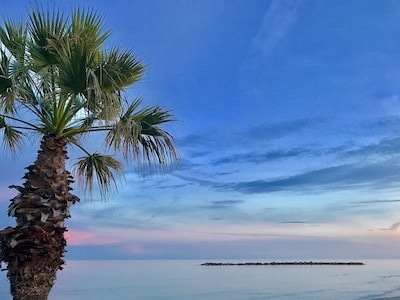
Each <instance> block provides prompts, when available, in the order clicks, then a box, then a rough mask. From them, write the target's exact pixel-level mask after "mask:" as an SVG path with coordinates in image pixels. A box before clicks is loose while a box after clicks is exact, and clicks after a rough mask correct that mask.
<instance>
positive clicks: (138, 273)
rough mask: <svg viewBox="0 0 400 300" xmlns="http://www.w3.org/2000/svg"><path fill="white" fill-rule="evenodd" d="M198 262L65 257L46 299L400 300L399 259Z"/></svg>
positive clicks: (4, 286)
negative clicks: (310, 263) (340, 263)
mask: <svg viewBox="0 0 400 300" xmlns="http://www.w3.org/2000/svg"><path fill="white" fill-rule="evenodd" d="M259 261H260V262H264V261H265V260H259ZM329 261H332V260H329ZM202 262H204V261H196V260H159V261H150V260H149V261H135V260H131V261H69V262H68V263H67V265H66V268H65V270H63V271H61V272H59V273H58V280H57V282H56V285H55V286H54V288H53V290H52V292H51V294H50V297H49V299H50V300H88V299H96V300H118V299H138V300H141V299H143V300H155V299H160V300H161V299H162V300H181V299H182V300H183V299H185V300H186V299H203V300H204V299H206V300H207V299H212V300H231V299H238V300H247V299H304V300H306V299H307V300H312V299H322V300H323V299H332V300H333V299H335V300H337V299H343V300H346V299H354V300H368V299H400V260H364V261H363V262H365V263H366V265H364V266H225V267H224V266H217V267H211V266H209V267H205V266H201V265H200V264H201V263H202ZM231 262H232V261H231ZM241 262H245V261H243V260H242V261H241ZM0 275H1V277H0V299H4V300H11V297H10V296H9V292H8V283H7V280H6V277H5V272H1V274H0ZM397 297H399V298H397Z"/></svg>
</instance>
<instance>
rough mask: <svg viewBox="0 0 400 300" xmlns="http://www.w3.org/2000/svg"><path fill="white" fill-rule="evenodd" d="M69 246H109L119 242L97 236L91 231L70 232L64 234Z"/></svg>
mask: <svg viewBox="0 0 400 300" xmlns="http://www.w3.org/2000/svg"><path fill="white" fill-rule="evenodd" d="M64 236H65V239H66V240H67V243H68V245H73V246H88V245H108V244H115V243H118V242H119V240H118V239H115V238H109V237H104V236H99V235H96V233H92V232H89V231H83V230H68V231H67V232H65V233H64Z"/></svg>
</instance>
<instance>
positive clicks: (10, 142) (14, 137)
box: [0, 117, 24, 154]
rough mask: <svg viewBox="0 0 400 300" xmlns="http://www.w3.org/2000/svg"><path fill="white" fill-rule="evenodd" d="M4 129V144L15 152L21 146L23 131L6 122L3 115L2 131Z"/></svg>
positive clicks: (0, 122) (0, 125) (0, 126)
mask: <svg viewBox="0 0 400 300" xmlns="http://www.w3.org/2000/svg"><path fill="white" fill-rule="evenodd" d="M1 131H3V146H4V147H7V148H8V149H10V151H11V153H13V154H15V152H16V150H18V149H20V148H21V145H22V138H23V136H24V134H23V132H21V131H19V130H17V129H15V128H13V127H12V126H10V125H8V124H6V122H5V120H4V118H3V117H0V132H1Z"/></svg>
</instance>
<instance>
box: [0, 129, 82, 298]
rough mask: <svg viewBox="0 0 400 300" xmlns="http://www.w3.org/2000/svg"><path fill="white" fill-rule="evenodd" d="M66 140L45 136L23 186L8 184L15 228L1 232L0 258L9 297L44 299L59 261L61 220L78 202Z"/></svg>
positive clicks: (62, 231)
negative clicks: (12, 194)
mask: <svg viewBox="0 0 400 300" xmlns="http://www.w3.org/2000/svg"><path fill="white" fill-rule="evenodd" d="M66 144H67V141H66V140H65V139H64V138H58V137H55V136H44V137H43V139H42V141H41V145H40V149H39V152H38V156H37V159H36V161H35V163H34V164H33V165H31V166H29V167H27V170H28V172H27V173H26V174H25V176H24V178H25V183H24V185H23V187H21V186H11V188H15V189H17V190H18V191H19V195H17V196H16V197H14V198H13V199H12V200H11V203H10V205H9V210H8V214H9V215H10V216H12V217H15V218H16V221H17V226H16V227H7V228H5V229H4V230H2V231H0V261H4V262H6V263H7V264H8V266H7V271H8V272H7V276H8V279H9V281H10V286H11V294H12V296H13V299H14V300H46V299H47V297H48V294H49V292H50V290H51V288H52V287H53V285H54V282H55V279H56V273H57V271H58V270H59V269H62V265H63V264H64V260H63V258H64V252H65V246H66V240H65V238H64V232H65V231H66V228H65V227H64V220H65V219H66V218H69V217H70V214H69V207H70V206H71V205H72V204H74V203H75V202H76V201H79V198H78V197H76V196H74V195H72V194H71V193H70V190H72V188H71V187H70V186H69V185H70V183H72V182H73V181H72V177H71V176H70V173H69V172H68V171H67V170H66V169H65V160H66V159H67V158H68V157H67V151H66Z"/></svg>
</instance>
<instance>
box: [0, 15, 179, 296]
mask: <svg viewBox="0 0 400 300" xmlns="http://www.w3.org/2000/svg"><path fill="white" fill-rule="evenodd" d="M102 24H103V18H102V17H101V16H99V15H98V14H97V13H96V12H95V11H92V10H84V9H80V8H77V9H75V10H74V11H73V12H72V13H71V14H69V15H65V14H63V13H61V12H58V11H43V10H41V9H37V10H32V11H31V12H30V13H29V17H28V18H27V20H26V21H25V22H17V21H13V20H11V19H7V20H6V21H5V22H4V25H3V26H2V27H0V134H2V136H3V143H4V145H5V146H7V147H8V148H7V149H10V151H11V152H12V153H13V154H17V153H18V152H19V151H18V150H19V148H20V147H21V145H22V142H23V139H24V138H31V137H36V138H37V137H39V139H40V147H39V151H38V154H37V159H36V161H35V162H34V163H33V164H32V165H30V166H28V167H27V168H26V169H27V172H26V174H25V176H24V177H23V178H24V183H23V186H15V185H13V186H10V187H11V188H14V189H16V190H17V191H18V193H19V194H18V195H17V196H16V197H14V198H13V199H12V200H11V202H10V205H9V210H8V214H9V216H12V217H15V219H16V226H15V227H7V228H5V229H3V230H2V231H0V262H4V263H6V264H7V276H8V279H9V281H10V287H11V294H12V296H13V299H14V300H16V299H18V300H28V299H29V300H31V299H32V300H33V299H35V300H39V299H40V300H42V299H47V297H48V294H49V292H50V290H51V288H52V286H53V284H54V281H55V279H56V272H57V271H58V270H59V269H62V265H63V264H64V260H63V257H64V252H65V246H66V240H65V238H64V232H65V231H66V228H65V226H64V220H65V219H66V218H69V217H70V213H69V208H70V206H71V205H72V204H74V203H76V202H77V201H79V198H78V197H77V196H75V195H73V194H71V190H72V188H71V187H70V185H71V183H72V182H73V177H72V175H71V174H73V175H74V177H76V178H77V179H78V183H81V184H86V187H87V188H88V189H89V190H90V191H92V189H93V188H94V185H98V187H99V191H100V192H101V193H102V194H103V195H104V193H107V192H108V191H109V190H110V188H113V187H115V185H116V184H117V181H116V180H117V178H118V176H119V175H122V174H123V163H122V162H121V159H122V160H123V161H127V160H128V159H130V158H135V159H136V161H137V162H143V161H144V162H146V163H149V164H152V165H153V164H155V165H159V166H164V165H166V164H168V163H171V162H176V161H177V153H176V151H175V148H174V144H173V138H172V136H171V135H170V134H169V133H168V132H167V131H165V130H163V129H162V128H161V127H162V125H163V124H164V123H168V122H171V121H174V117H173V115H172V114H171V113H170V112H169V111H166V110H163V109H162V108H160V107H159V106H154V107H143V108H140V104H141V103H142V100H141V99H134V100H132V101H129V99H128V98H127V95H126V93H124V91H125V89H126V88H127V87H129V86H130V85H132V84H133V83H135V82H137V81H138V80H140V79H141V76H142V74H143V70H144V66H143V65H142V64H141V63H140V62H139V61H138V60H137V58H136V57H135V56H134V55H133V54H132V53H131V52H130V51H125V50H121V49H120V48H119V47H111V48H106V47H105V42H106V40H107V38H108V37H109V35H110V31H104V30H103V27H102V26H103V25H102ZM160 126H161V127H160ZM93 133H96V138H97V137H98V134H99V133H100V134H101V133H103V135H101V136H102V138H104V150H105V152H104V153H105V154H100V153H98V152H95V153H89V152H88V151H87V150H86V149H85V147H84V145H83V141H84V139H83V138H84V137H86V136H87V135H88V134H93ZM67 146H73V147H76V148H77V149H80V150H82V152H83V156H82V157H81V158H78V159H77V162H76V163H75V164H74V165H73V170H72V173H70V172H69V171H68V170H66V165H65V164H66V160H67V159H68V157H67ZM118 153H120V154H121V155H120V156H114V155H116V154H118ZM118 157H120V158H121V159H118Z"/></svg>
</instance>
